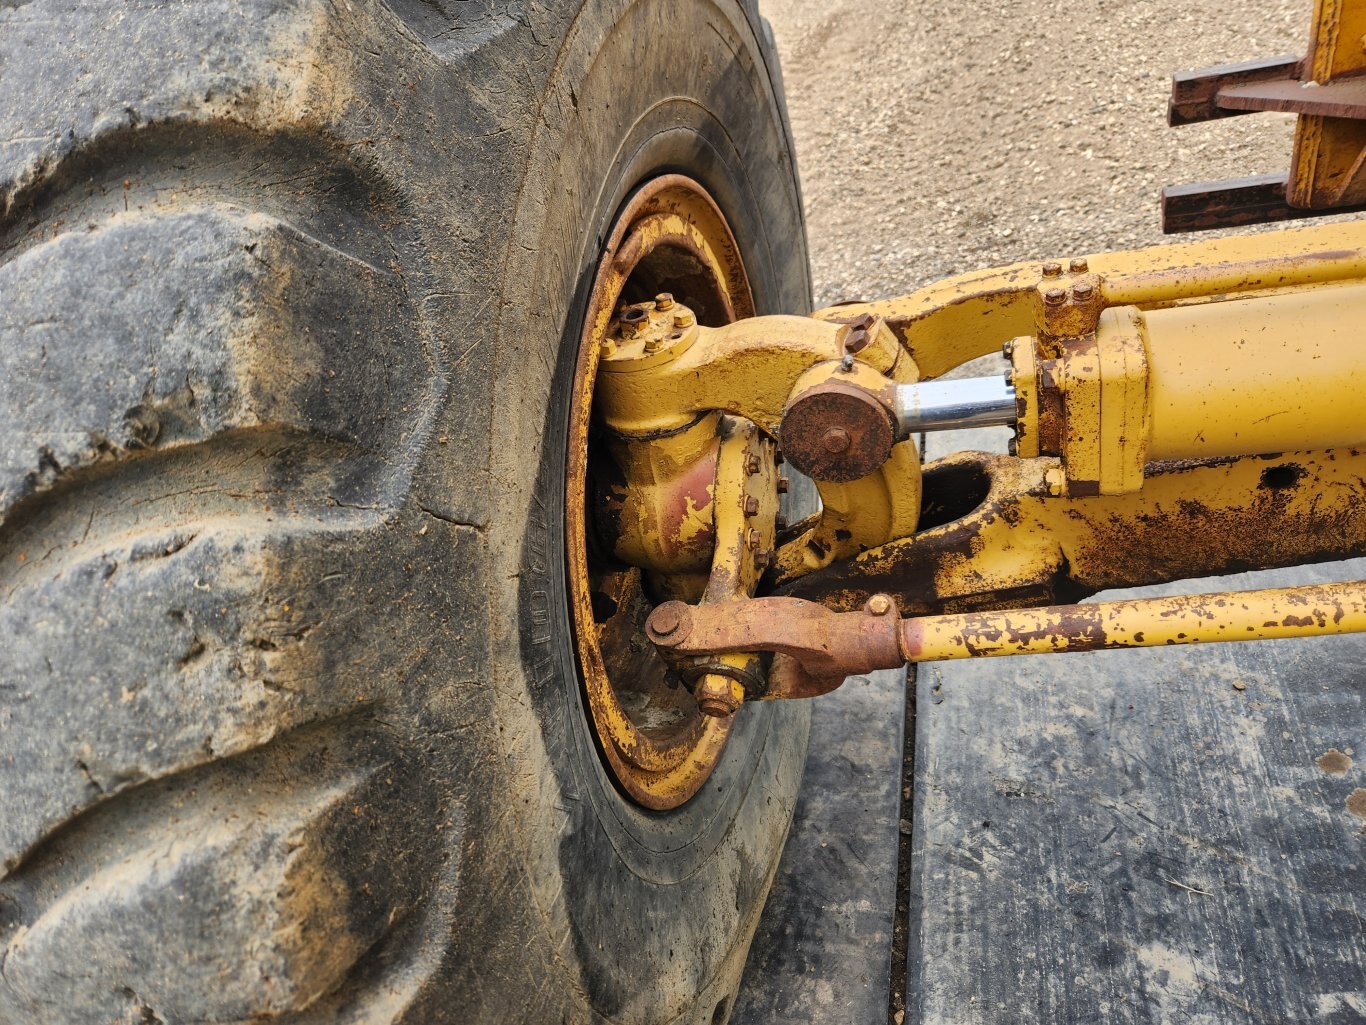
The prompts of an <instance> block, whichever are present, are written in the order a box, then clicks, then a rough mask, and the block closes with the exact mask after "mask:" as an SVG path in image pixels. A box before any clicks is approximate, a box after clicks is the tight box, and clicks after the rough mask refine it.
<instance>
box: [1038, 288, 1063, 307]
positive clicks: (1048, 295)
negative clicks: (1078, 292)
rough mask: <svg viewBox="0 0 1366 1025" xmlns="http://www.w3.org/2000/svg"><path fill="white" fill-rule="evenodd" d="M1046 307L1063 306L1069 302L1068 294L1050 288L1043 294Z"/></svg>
mask: <svg viewBox="0 0 1366 1025" xmlns="http://www.w3.org/2000/svg"><path fill="white" fill-rule="evenodd" d="M1043 301H1044V305H1045V306H1061V305H1062V304H1063V303H1065V302H1066V301H1067V293H1066V292H1064V291H1063V290H1062V289H1061V288H1050V289H1049V290H1048V291H1047V292H1045V293H1044V294H1043Z"/></svg>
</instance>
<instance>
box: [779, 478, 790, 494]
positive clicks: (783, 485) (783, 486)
mask: <svg viewBox="0 0 1366 1025" xmlns="http://www.w3.org/2000/svg"><path fill="white" fill-rule="evenodd" d="M791 487H792V482H791V481H790V480H788V479H787V478H786V477H779V478H778V494H780V495H785V494H787V493H788V491H789V490H790V489H791Z"/></svg>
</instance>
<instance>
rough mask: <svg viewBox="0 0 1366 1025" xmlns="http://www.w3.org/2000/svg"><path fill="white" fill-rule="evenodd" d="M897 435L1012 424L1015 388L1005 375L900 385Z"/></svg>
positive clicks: (1014, 415)
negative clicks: (1003, 376)
mask: <svg viewBox="0 0 1366 1025" xmlns="http://www.w3.org/2000/svg"><path fill="white" fill-rule="evenodd" d="M895 410H896V420H897V434H898V436H900V437H905V436H906V435H909V434H916V433H918V432H920V431H952V430H958V429H961V428H964V427H1002V426H1006V427H1009V426H1012V425H1014V423H1015V420H1016V413H1015V389H1014V388H1013V387H1012V386H1011V385H1010V384H1009V383H1008V382H1007V381H1006V380H1005V379H1004V378H1002V377H965V378H961V379H959V380H955V381H920V382H917V383H915V384H900V385H897V387H896V396H895Z"/></svg>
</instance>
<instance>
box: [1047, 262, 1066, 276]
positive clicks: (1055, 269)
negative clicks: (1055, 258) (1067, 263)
mask: <svg viewBox="0 0 1366 1025" xmlns="http://www.w3.org/2000/svg"><path fill="white" fill-rule="evenodd" d="M1061 273H1062V264H1060V263H1053V262H1052V261H1049V262H1048V263H1046V264H1044V265H1043V276H1044V277H1046V278H1056V277H1057V276H1058V275H1059V274H1061Z"/></svg>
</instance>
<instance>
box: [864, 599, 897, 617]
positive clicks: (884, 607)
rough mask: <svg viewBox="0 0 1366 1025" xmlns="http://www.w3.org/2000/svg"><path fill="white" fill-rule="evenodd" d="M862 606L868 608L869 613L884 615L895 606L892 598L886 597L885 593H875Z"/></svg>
mask: <svg viewBox="0 0 1366 1025" xmlns="http://www.w3.org/2000/svg"><path fill="white" fill-rule="evenodd" d="M864 608H866V609H867V610H868V613H869V615H873V616H885V615H887V613H889V612H891V611H892V610H893V609H894V608H896V606H895V605H894V604H893V603H892V599H891V598H889V597H887V595H885V594H875V595H873V596H872V597H871V598H869V599H868V604H867V605H865V606H864Z"/></svg>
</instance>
